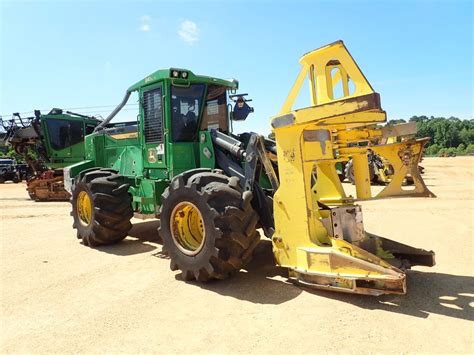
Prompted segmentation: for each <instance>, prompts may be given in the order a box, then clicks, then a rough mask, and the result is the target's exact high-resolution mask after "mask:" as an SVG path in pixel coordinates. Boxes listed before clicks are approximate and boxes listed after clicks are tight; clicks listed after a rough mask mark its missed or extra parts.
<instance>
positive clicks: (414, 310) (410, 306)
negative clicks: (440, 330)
mask: <svg viewBox="0 0 474 355" xmlns="http://www.w3.org/2000/svg"><path fill="white" fill-rule="evenodd" d="M275 276H281V277H276V278H275ZM407 280H408V281H407V288H408V292H407V294H406V295H384V296H380V297H373V296H363V295H355V294H345V293H336V292H330V291H320V290H315V289H311V288H308V287H301V286H297V285H294V284H292V283H290V282H288V281H286V271H285V269H282V268H279V267H277V266H274V259H273V253H272V250H271V242H270V241H268V240H263V241H262V242H261V243H260V245H259V247H258V249H257V250H256V252H255V256H254V259H253V261H252V262H251V263H250V265H248V266H247V268H246V269H245V270H244V271H241V272H239V273H238V274H237V275H235V276H234V277H232V278H230V279H228V280H224V281H217V282H211V283H208V284H199V283H195V282H193V284H196V285H197V286H199V287H202V288H204V289H206V290H209V291H213V292H216V293H219V294H222V295H225V296H231V297H235V298H237V299H242V300H246V301H250V302H255V303H262V304H280V303H283V302H286V301H289V300H291V299H293V298H295V297H297V296H298V295H299V294H301V293H302V292H309V293H312V294H314V295H315V296H320V297H325V298H330V299H333V300H336V301H340V302H345V303H351V304H353V305H355V306H357V307H361V308H364V309H368V310H383V311H388V312H395V313H401V314H405V315H410V316H414V317H420V318H427V317H428V316H429V315H430V314H439V315H444V316H447V317H453V318H460V319H466V320H474V308H473V307H474V278H473V277H470V276H462V275H450V274H442V273H436V272H420V271H408V275H407Z"/></svg>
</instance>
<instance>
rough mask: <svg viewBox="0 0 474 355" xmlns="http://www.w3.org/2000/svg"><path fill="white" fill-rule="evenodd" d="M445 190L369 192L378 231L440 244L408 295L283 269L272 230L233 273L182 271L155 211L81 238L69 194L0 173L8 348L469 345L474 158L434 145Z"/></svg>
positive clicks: (436, 186)
mask: <svg viewBox="0 0 474 355" xmlns="http://www.w3.org/2000/svg"><path fill="white" fill-rule="evenodd" d="M422 165H424V166H425V168H426V173H425V175H424V178H425V181H426V183H427V185H428V186H429V188H430V189H431V190H432V191H433V192H434V193H435V194H436V195H437V196H438V198H436V199H423V198H419V199H412V198H410V199H394V200H385V201H371V202H366V203H363V207H364V222H365V227H366V229H367V230H368V231H370V232H374V233H376V234H379V235H382V236H386V237H388V238H393V239H396V240H398V241H400V242H404V243H408V244H411V245H414V246H418V247H422V248H425V249H428V250H430V249H432V250H434V251H435V252H436V258H437V259H436V260H437V265H436V266H435V267H433V268H423V267H418V268H416V269H415V270H413V271H410V272H409V275H408V294H407V295H406V296H383V297H380V298H374V297H370V296H358V295H346V294H338V293H329V292H324V291H314V290H311V289H304V288H300V287H297V286H294V285H293V284H290V283H288V282H287V281H286V278H285V272H284V270H281V269H279V268H277V267H275V266H274V263H273V259H272V254H271V249H270V244H269V242H268V241H263V242H262V243H261V244H260V246H259V248H258V249H257V251H256V255H255V259H254V261H253V262H252V263H251V264H250V265H249V266H248V267H247V270H242V271H241V272H240V273H239V274H238V275H236V277H233V278H232V279H229V280H226V281H221V282H213V283H209V284H204V285H203V284H197V283H193V282H190V283H185V282H183V281H180V280H179V278H178V279H177V278H176V277H175V274H176V273H173V272H171V271H170V269H169V261H168V260H167V259H166V257H165V256H163V255H162V254H161V244H160V241H159V239H158V237H157V235H156V228H157V223H156V221H146V222H142V221H139V220H134V227H133V229H132V230H131V232H130V236H129V237H128V238H127V239H126V240H125V241H124V242H123V243H121V244H119V245H115V246H109V247H102V248H99V249H91V248H87V247H84V246H83V245H82V244H81V243H80V242H79V241H78V240H77V239H76V237H75V232H73V230H72V228H71V224H72V222H71V217H70V216H69V210H70V207H69V203H66V202H64V203H62V202H52V203H35V202H33V201H31V200H29V199H28V198H27V194H26V191H25V190H24V188H25V185H24V184H18V185H14V184H5V185H1V186H0V237H1V239H0V240H1V283H0V286H1V306H2V308H1V347H0V352H2V353H4V352H61V353H62V352H105V351H108V352H116V351H124V352H159V353H170V352H172V353H176V352H178V353H182V352H186V353H189V352H193V353H194V352H214V353H216V352H218V353H221V352H225V353H229V352H232V353H236V352H245V353H248V352H252V353H262V352H263V353H270V352H272V353H303V352H305V353H310V352H311V353H312V352H329V351H330V352H369V351H370V352H424V353H432V352H438V353H453V352H461V353H473V351H474V348H473V337H474V335H473V334H474V327H473V324H474V323H473V320H474V308H473V307H474V282H473V280H474V279H473V270H474V264H473V255H474V254H473V241H474V232H473V227H474V226H473V223H474V222H473V221H474V202H473V201H474V193H473V191H474V176H473V175H474V158H473V157H456V158H427V159H425V160H424V161H423V164H422Z"/></svg>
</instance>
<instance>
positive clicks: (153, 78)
mask: <svg viewBox="0 0 474 355" xmlns="http://www.w3.org/2000/svg"><path fill="white" fill-rule="evenodd" d="M174 72H178V75H179V76H178V77H174V76H173V73H174ZM182 73H186V74H185V75H186V78H185V79H183V77H182V76H181V74H182ZM163 80H171V81H172V82H174V81H176V83H177V84H181V85H182V84H186V83H205V84H215V85H222V86H225V87H227V88H229V89H234V90H236V89H238V88H239V82H238V81H237V80H235V79H230V80H224V79H219V78H213V77H210V76H204V75H196V74H194V73H193V72H192V71H191V70H188V69H180V68H169V69H160V70H157V71H155V72H154V73H152V74H150V75H148V76H147V77H145V78H144V79H142V80H140V81H138V82H137V83H135V84H133V85H132V86H130V87H129V88H128V90H127V91H128V92H133V91H137V90H139V89H140V88H142V87H145V86H148V85H152V84H155V83H157V82H160V81H163Z"/></svg>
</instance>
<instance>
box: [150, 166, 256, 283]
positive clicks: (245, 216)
mask: <svg viewBox="0 0 474 355" xmlns="http://www.w3.org/2000/svg"><path fill="white" fill-rule="evenodd" d="M251 200H252V193H251V192H249V191H246V192H242V190H241V188H240V186H239V184H238V180H237V178H229V177H227V176H225V175H223V174H221V173H220V172H217V171H203V170H197V171H195V172H192V171H191V172H187V173H184V174H181V175H179V176H177V177H175V178H174V179H173V180H172V181H171V184H170V186H169V187H168V188H167V189H166V190H165V192H164V193H163V195H162V206H161V216H160V221H161V223H160V228H159V230H158V232H159V234H160V236H161V238H162V239H163V250H164V251H165V252H167V253H168V254H169V256H170V259H171V260H170V267H171V270H178V269H179V270H181V272H182V278H183V279H184V280H197V281H203V282H205V281H209V280H211V279H225V278H227V277H229V276H230V275H232V274H233V273H235V272H237V271H239V270H240V269H241V268H242V267H243V266H245V264H246V263H247V262H249V261H250V259H251V257H252V252H253V250H254V248H255V247H256V246H257V244H258V242H259V238H260V236H259V233H258V232H257V230H256V224H257V222H258V215H257V213H256V212H255V211H254V210H253V208H252V206H251Z"/></svg>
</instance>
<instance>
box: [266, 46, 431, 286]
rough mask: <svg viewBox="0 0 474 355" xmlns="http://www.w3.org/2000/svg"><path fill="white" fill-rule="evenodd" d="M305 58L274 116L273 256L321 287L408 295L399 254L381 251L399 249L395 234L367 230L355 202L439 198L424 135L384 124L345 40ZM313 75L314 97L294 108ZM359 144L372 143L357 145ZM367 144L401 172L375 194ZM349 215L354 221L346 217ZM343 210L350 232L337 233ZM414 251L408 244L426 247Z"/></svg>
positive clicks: (292, 272) (376, 97)
mask: <svg viewBox="0 0 474 355" xmlns="http://www.w3.org/2000/svg"><path fill="white" fill-rule="evenodd" d="M300 63H301V65H302V68H301V71H300V73H299V75H298V77H297V79H296V82H295V84H294V86H293V87H292V89H291V90H290V93H289V95H288V98H287V99H286V101H285V103H284V104H283V107H282V108H281V110H280V112H279V115H278V116H276V117H273V118H272V120H271V125H272V127H273V131H274V133H275V140H276V143H277V152H278V168H279V176H280V187H279V189H278V190H277V192H276V193H275V196H274V217H275V234H274V236H273V249H274V254H275V257H276V260H277V262H278V263H279V264H280V265H281V266H284V267H288V268H289V269H290V277H291V278H294V279H295V280H297V281H299V282H301V283H304V284H310V285H313V286H315V287H321V288H330V289H334V290H339V291H346V292H356V293H366V294H380V293H404V292H405V288H406V287H405V274H404V273H403V272H402V271H401V270H400V269H398V268H396V267H394V266H393V265H392V264H391V263H390V261H391V260H390V259H391V258H392V259H394V256H393V255H392V254H391V252H390V250H385V249H387V248H385V249H384V246H385V245H388V244H387V243H388V242H389V243H390V245H391V246H392V247H391V249H392V250H398V249H397V247H396V245H397V244H396V242H393V241H387V240H385V239H383V238H379V237H374V236H371V237H370V238H369V237H368V235H367V233H365V231H363V229H361V228H362V215H361V212H354V211H352V209H355V207H357V206H356V205H354V201H356V200H367V199H373V198H385V197H394V196H434V195H433V194H432V193H431V192H430V191H429V190H428V189H427V187H426V186H425V184H424V182H423V179H422V178H421V176H420V175H419V172H418V161H419V160H420V157H421V154H422V150H423V145H424V143H425V141H424V140H418V141H417V140H414V139H413V138H411V136H412V134H413V133H414V132H413V130H412V129H411V130H410V129H407V127H405V128H404V127H398V128H395V129H390V130H387V129H382V128H379V127H378V126H377V124H380V123H383V122H385V121H386V113H385V111H383V110H382V109H381V107H380V98H379V95H378V94H377V93H375V92H374V90H373V89H372V87H371V85H370V84H369V82H368V81H367V79H366V78H365V76H364V75H363V73H362V72H361V70H360V69H359V67H358V66H357V64H356V62H355V61H354V59H353V58H352V56H351V55H350V54H349V52H348V51H347V49H346V47H345V46H344V44H343V42H342V41H339V42H335V43H333V44H330V45H328V46H325V47H322V48H319V49H317V50H315V51H312V52H310V53H307V54H305V55H304V56H303V57H302V58H301V59H300ZM334 69H336V70H334ZM334 72H335V74H334ZM306 78H308V79H309V86H310V88H309V89H310V99H311V103H310V105H309V106H308V107H306V108H301V109H293V105H294V103H295V100H296V97H297V95H298V93H299V91H300V90H301V88H302V84H303V82H304V81H305V79H306ZM341 82H342V84H341ZM337 85H342V88H341V90H340V92H339V94H340V95H342V97H339V98H336V95H335V87H336V86H337ZM407 130H408V132H407ZM394 132H395V133H397V134H399V137H400V136H404V137H403V138H401V140H402V141H401V142H398V143H391V144H384V143H386V141H387V139H388V137H389V136H393V135H394ZM361 142H366V143H368V145H367V146H360V143H361ZM368 149H372V150H373V151H374V152H375V153H377V154H380V155H381V156H383V157H384V158H385V159H386V160H387V161H388V162H389V163H390V164H392V166H393V168H394V171H395V173H394V175H393V176H392V177H391V181H390V183H389V184H388V185H387V186H386V187H385V188H384V189H383V190H382V191H381V192H379V193H378V194H375V195H374V194H373V193H372V190H371V185H370V178H369V170H368V160H367V151H368ZM350 157H352V159H353V164H354V175H355V186H356V195H357V198H354V197H353V196H347V195H346V193H345V191H344V189H343V186H342V184H341V183H340V181H339V178H338V175H337V172H336V167H335V164H336V163H337V162H342V161H347V160H348V159H349V158H350ZM407 174H411V176H412V177H413V180H414V185H413V188H412V189H411V190H405V188H404V187H403V186H402V183H403V179H404V178H405V176H406V175H407ZM328 206H332V208H330V207H328ZM357 211H359V210H357ZM348 214H352V215H353V220H352V219H349V220H348V219H347V218H346V217H347V215H348ZM339 215H340V216H342V217H341V218H343V221H344V223H346V224H347V223H352V224H350V226H349V225H344V226H343V227H344V228H345V231H344V232H343V233H342V232H336V231H339V230H340V227H341V226H337V224H338V222H337V220H336V217H335V216H338V217H337V218H339ZM352 215H351V216H352ZM337 233H339V234H343V235H338V234H337ZM384 243H385V244H384ZM369 244H370V246H368V245H369ZM394 245H395V247H393V246H394ZM403 247H406V248H410V247H408V246H403ZM394 248H395V249H394ZM399 249H400V250H401V249H402V247H400V248H399ZM414 250H415V249H413V250H411V251H410V252H413V253H415V254H416V251H419V253H420V255H426V253H428V254H429V252H425V251H421V250H415V251H414ZM429 255H431V256H433V255H434V254H433V253H431V254H429ZM428 264H429V262H428Z"/></svg>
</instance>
